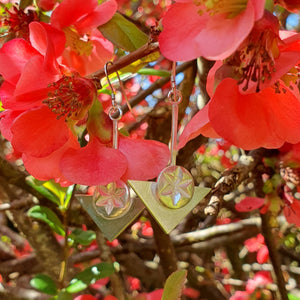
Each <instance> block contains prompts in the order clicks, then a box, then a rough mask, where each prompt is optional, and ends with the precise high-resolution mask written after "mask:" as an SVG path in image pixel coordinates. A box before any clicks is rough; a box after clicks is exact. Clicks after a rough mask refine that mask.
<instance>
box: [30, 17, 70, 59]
mask: <svg viewBox="0 0 300 300" xmlns="http://www.w3.org/2000/svg"><path fill="white" fill-rule="evenodd" d="M29 29H30V36H29V37H30V42H31V45H32V46H33V47H34V48H35V49H37V50H38V51H39V52H40V53H41V54H42V55H44V56H45V55H46V53H47V52H49V46H50V45H49V44H50V43H51V44H52V45H53V49H51V50H52V51H53V52H54V53H52V55H53V56H54V57H58V56H60V55H61V54H62V52H63V50H64V49H65V43H66V37H65V34H64V32H63V31H61V30H58V29H56V28H54V27H52V26H50V25H49V24H46V23H43V22H31V23H30V24H29ZM52 45H51V46H52ZM51 48H52V47H51Z"/></svg>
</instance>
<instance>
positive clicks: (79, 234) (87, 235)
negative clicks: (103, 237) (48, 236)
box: [69, 228, 96, 246]
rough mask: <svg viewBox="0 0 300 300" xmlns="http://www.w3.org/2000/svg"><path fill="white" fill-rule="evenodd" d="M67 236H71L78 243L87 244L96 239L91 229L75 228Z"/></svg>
mask: <svg viewBox="0 0 300 300" xmlns="http://www.w3.org/2000/svg"><path fill="white" fill-rule="evenodd" d="M69 238H71V239H72V240H74V241H75V242H76V243H78V244H81V245H83V246H88V245H89V244H90V243H91V242H92V241H94V240H95V239H96V233H95V232H94V231H92V230H86V231H85V230H82V229H80V228H76V229H74V230H73V231H72V233H71V234H70V235H69Z"/></svg>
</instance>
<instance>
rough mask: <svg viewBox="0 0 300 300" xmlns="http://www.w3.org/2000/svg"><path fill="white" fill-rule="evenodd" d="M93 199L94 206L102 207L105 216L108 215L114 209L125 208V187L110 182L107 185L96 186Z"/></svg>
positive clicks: (126, 197) (126, 199)
mask: <svg viewBox="0 0 300 300" xmlns="http://www.w3.org/2000/svg"><path fill="white" fill-rule="evenodd" d="M124 185H125V184H124ZM94 197H95V198H96V202H95V204H96V206H104V207H105V211H106V213H107V215H110V214H111V213H112V211H113V209H114V208H124V207H125V205H126V202H127V201H128V192H127V189H126V188H125V186H124V187H123V186H118V185H117V183H116V182H112V183H109V184H108V185H99V186H97V189H96V191H95V196H94Z"/></svg>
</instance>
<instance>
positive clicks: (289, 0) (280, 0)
mask: <svg viewBox="0 0 300 300" xmlns="http://www.w3.org/2000/svg"><path fill="white" fill-rule="evenodd" d="M275 3H277V4H279V5H281V6H282V7H284V8H286V9H287V10H289V11H292V12H298V11H299V9H300V3H299V0H275Z"/></svg>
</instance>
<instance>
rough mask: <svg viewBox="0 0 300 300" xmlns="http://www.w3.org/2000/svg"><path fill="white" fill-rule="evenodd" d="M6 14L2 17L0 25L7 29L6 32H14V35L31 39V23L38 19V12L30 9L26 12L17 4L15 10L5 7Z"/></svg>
mask: <svg viewBox="0 0 300 300" xmlns="http://www.w3.org/2000/svg"><path fill="white" fill-rule="evenodd" d="M5 11H6V16H3V17H1V21H0V26H1V27H3V28H4V29H6V32H7V33H8V34H9V33H11V34H13V35H14V37H18V38H25V39H27V40H28V39H29V27H28V25H29V23H31V22H33V21H37V20H38V17H37V14H36V13H35V12H34V11H32V10H28V12H27V13H25V12H24V11H23V10H22V9H18V8H16V7H15V6H14V7H13V11H9V10H8V9H5Z"/></svg>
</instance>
